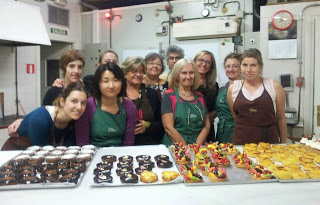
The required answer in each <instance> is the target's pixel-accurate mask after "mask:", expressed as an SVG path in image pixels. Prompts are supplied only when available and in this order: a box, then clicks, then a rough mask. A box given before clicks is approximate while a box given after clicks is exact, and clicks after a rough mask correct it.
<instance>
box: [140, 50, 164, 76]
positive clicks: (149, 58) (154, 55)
mask: <svg viewBox="0 0 320 205" xmlns="http://www.w3.org/2000/svg"><path fill="white" fill-rule="evenodd" d="M156 58H159V59H160V62H161V73H162V72H163V71H164V66H163V61H162V57H161V56H160V55H159V54H157V53H153V52H152V53H149V54H148V55H146V57H145V58H144V61H145V62H146V64H148V63H149V62H150V61H153V60H155V59H156Z"/></svg>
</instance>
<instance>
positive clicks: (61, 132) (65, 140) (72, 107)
mask: <svg viewBox="0 0 320 205" xmlns="http://www.w3.org/2000/svg"><path fill="white" fill-rule="evenodd" d="M86 104H87V93H86V92H85V88H84V86H83V85H82V84H80V83H70V84H69V85H68V86H67V87H66V88H65V89H64V90H63V91H62V94H61V96H60V97H59V98H57V99H56V100H55V101H54V106H49V105H48V106H42V107H40V108H38V109H36V110H34V111H32V112H31V113H30V114H28V115H27V116H26V117H25V118H24V119H23V121H22V122H21V124H20V126H19V128H18V131H17V132H18V134H19V137H11V138H9V139H8V140H7V142H6V143H5V144H4V145H3V147H2V150H12V149H25V148H27V147H28V146H30V145H39V146H44V145H48V144H50V145H53V146H57V145H66V146H71V145H76V141H75V137H74V132H73V120H78V119H79V118H80V116H81V115H82V114H83V112H84V111H85V109H86Z"/></svg>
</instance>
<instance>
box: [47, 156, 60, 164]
mask: <svg viewBox="0 0 320 205" xmlns="http://www.w3.org/2000/svg"><path fill="white" fill-rule="evenodd" d="M45 159H46V162H47V163H50V164H57V163H58V162H59V161H60V156H51V155H49V156H46V157H45Z"/></svg>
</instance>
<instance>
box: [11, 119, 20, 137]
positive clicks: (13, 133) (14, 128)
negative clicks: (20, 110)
mask: <svg viewBox="0 0 320 205" xmlns="http://www.w3.org/2000/svg"><path fill="white" fill-rule="evenodd" d="M22 120H23V119H17V120H15V121H14V122H13V123H11V124H10V125H9V126H8V135H9V136H10V137H19V134H18V132H17V130H18V128H19V126H20V124H21V122H22Z"/></svg>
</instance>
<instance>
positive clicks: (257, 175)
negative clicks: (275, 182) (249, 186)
mask: <svg viewBox="0 0 320 205" xmlns="http://www.w3.org/2000/svg"><path fill="white" fill-rule="evenodd" d="M249 173H250V174H251V175H252V178H253V179H255V180H265V179H271V177H272V172H270V171H269V170H266V169H264V167H263V166H262V165H256V166H255V167H253V168H251V169H249Z"/></svg>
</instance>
